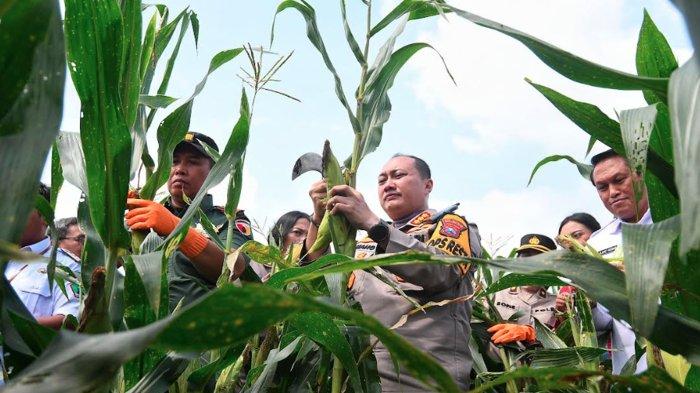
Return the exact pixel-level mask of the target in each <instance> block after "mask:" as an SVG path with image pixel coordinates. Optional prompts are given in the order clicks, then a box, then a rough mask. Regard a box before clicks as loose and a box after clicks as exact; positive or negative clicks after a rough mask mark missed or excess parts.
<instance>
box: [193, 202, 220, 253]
mask: <svg viewBox="0 0 700 393" xmlns="http://www.w3.org/2000/svg"><path fill="white" fill-rule="evenodd" d="M198 213H199V222H200V223H201V224H202V228H204V231H205V232H206V233H207V235H208V236H209V240H211V241H212V242H214V244H216V245H217V246H218V247H219V249H221V250H226V245H225V244H224V242H223V241H222V240H221V238H220V237H219V234H218V233H217V232H216V228H215V227H214V224H213V223H212V222H211V220H210V219H209V217H207V215H206V214H204V211H203V210H202V208H201V207H200V208H199V209H198Z"/></svg>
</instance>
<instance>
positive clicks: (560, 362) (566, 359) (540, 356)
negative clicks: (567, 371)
mask: <svg viewBox="0 0 700 393" xmlns="http://www.w3.org/2000/svg"><path fill="white" fill-rule="evenodd" d="M605 352H606V350H605V349H604V348H591V347H580V346H579V347H573V348H557V349H538V350H534V351H531V352H525V354H532V355H533V357H532V363H531V364H530V367H532V368H545V367H577V366H583V365H584V364H585V363H587V362H592V361H595V360H597V359H598V358H599V357H600V355H602V354H604V353H605Z"/></svg>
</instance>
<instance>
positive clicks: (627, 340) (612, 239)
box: [588, 209, 654, 374]
mask: <svg viewBox="0 0 700 393" xmlns="http://www.w3.org/2000/svg"><path fill="white" fill-rule="evenodd" d="M653 223H654V222H653V221H652V219H651V210H650V209H647V211H646V212H645V213H644V215H643V216H642V218H641V219H640V220H639V221H638V222H637V224H641V225H650V224H653ZM588 244H589V245H590V246H591V247H593V248H594V249H595V250H596V251H598V252H599V253H600V254H601V255H602V256H603V257H604V258H621V257H622V256H623V254H622V220H620V219H619V218H617V217H616V218H615V219H614V220H612V221H611V222H610V223H608V224H607V225H606V226H604V227H602V228H600V229H599V230H597V231H596V232H595V233H593V234H592V235H591V238H590V239H588ZM592 311H593V314H594V318H598V319H607V318H610V317H609V314H608V310H607V309H606V308H605V307H604V306H603V305H598V307H596V308H595V309H594V310H592ZM596 314H600V315H596ZM609 326H610V328H611V332H612V346H613V352H612V366H613V374H619V373H620V371H622V368H623V367H624V365H625V363H627V360H628V359H629V358H630V357H631V356H634V355H635V352H634V342H635V334H634V331H633V330H632V329H631V327H630V325H629V324H628V323H627V322H625V321H621V320H617V319H612V318H610V319H609ZM646 368H647V364H646V358H645V357H644V356H642V358H641V359H640V360H639V363H638V364H637V370H636V372H637V373H640V372H642V371H644V370H646Z"/></svg>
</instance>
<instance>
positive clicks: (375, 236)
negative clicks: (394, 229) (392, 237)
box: [367, 220, 389, 244]
mask: <svg viewBox="0 0 700 393" xmlns="http://www.w3.org/2000/svg"><path fill="white" fill-rule="evenodd" d="M367 236H369V237H370V238H371V239H372V240H374V241H375V242H377V243H378V244H383V243H384V242H386V241H387V240H388V239H389V224H388V223H387V222H386V221H384V220H379V222H378V223H377V224H375V225H374V226H372V228H370V229H369V230H368V231H367Z"/></svg>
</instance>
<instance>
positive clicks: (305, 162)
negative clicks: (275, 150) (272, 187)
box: [292, 153, 323, 180]
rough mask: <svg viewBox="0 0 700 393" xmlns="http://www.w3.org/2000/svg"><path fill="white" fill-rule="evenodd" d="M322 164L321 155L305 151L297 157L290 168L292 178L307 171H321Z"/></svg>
mask: <svg viewBox="0 0 700 393" xmlns="http://www.w3.org/2000/svg"><path fill="white" fill-rule="evenodd" d="M322 168H323V164H322V158H321V155H320V154H318V153H306V154H304V155H303V156H301V157H299V158H298V159H297V162H295V163H294V169H292V180H294V179H296V178H297V177H299V176H301V175H302V174H304V173H306V172H309V171H316V172H318V173H321V174H322V173H323V172H322Z"/></svg>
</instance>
